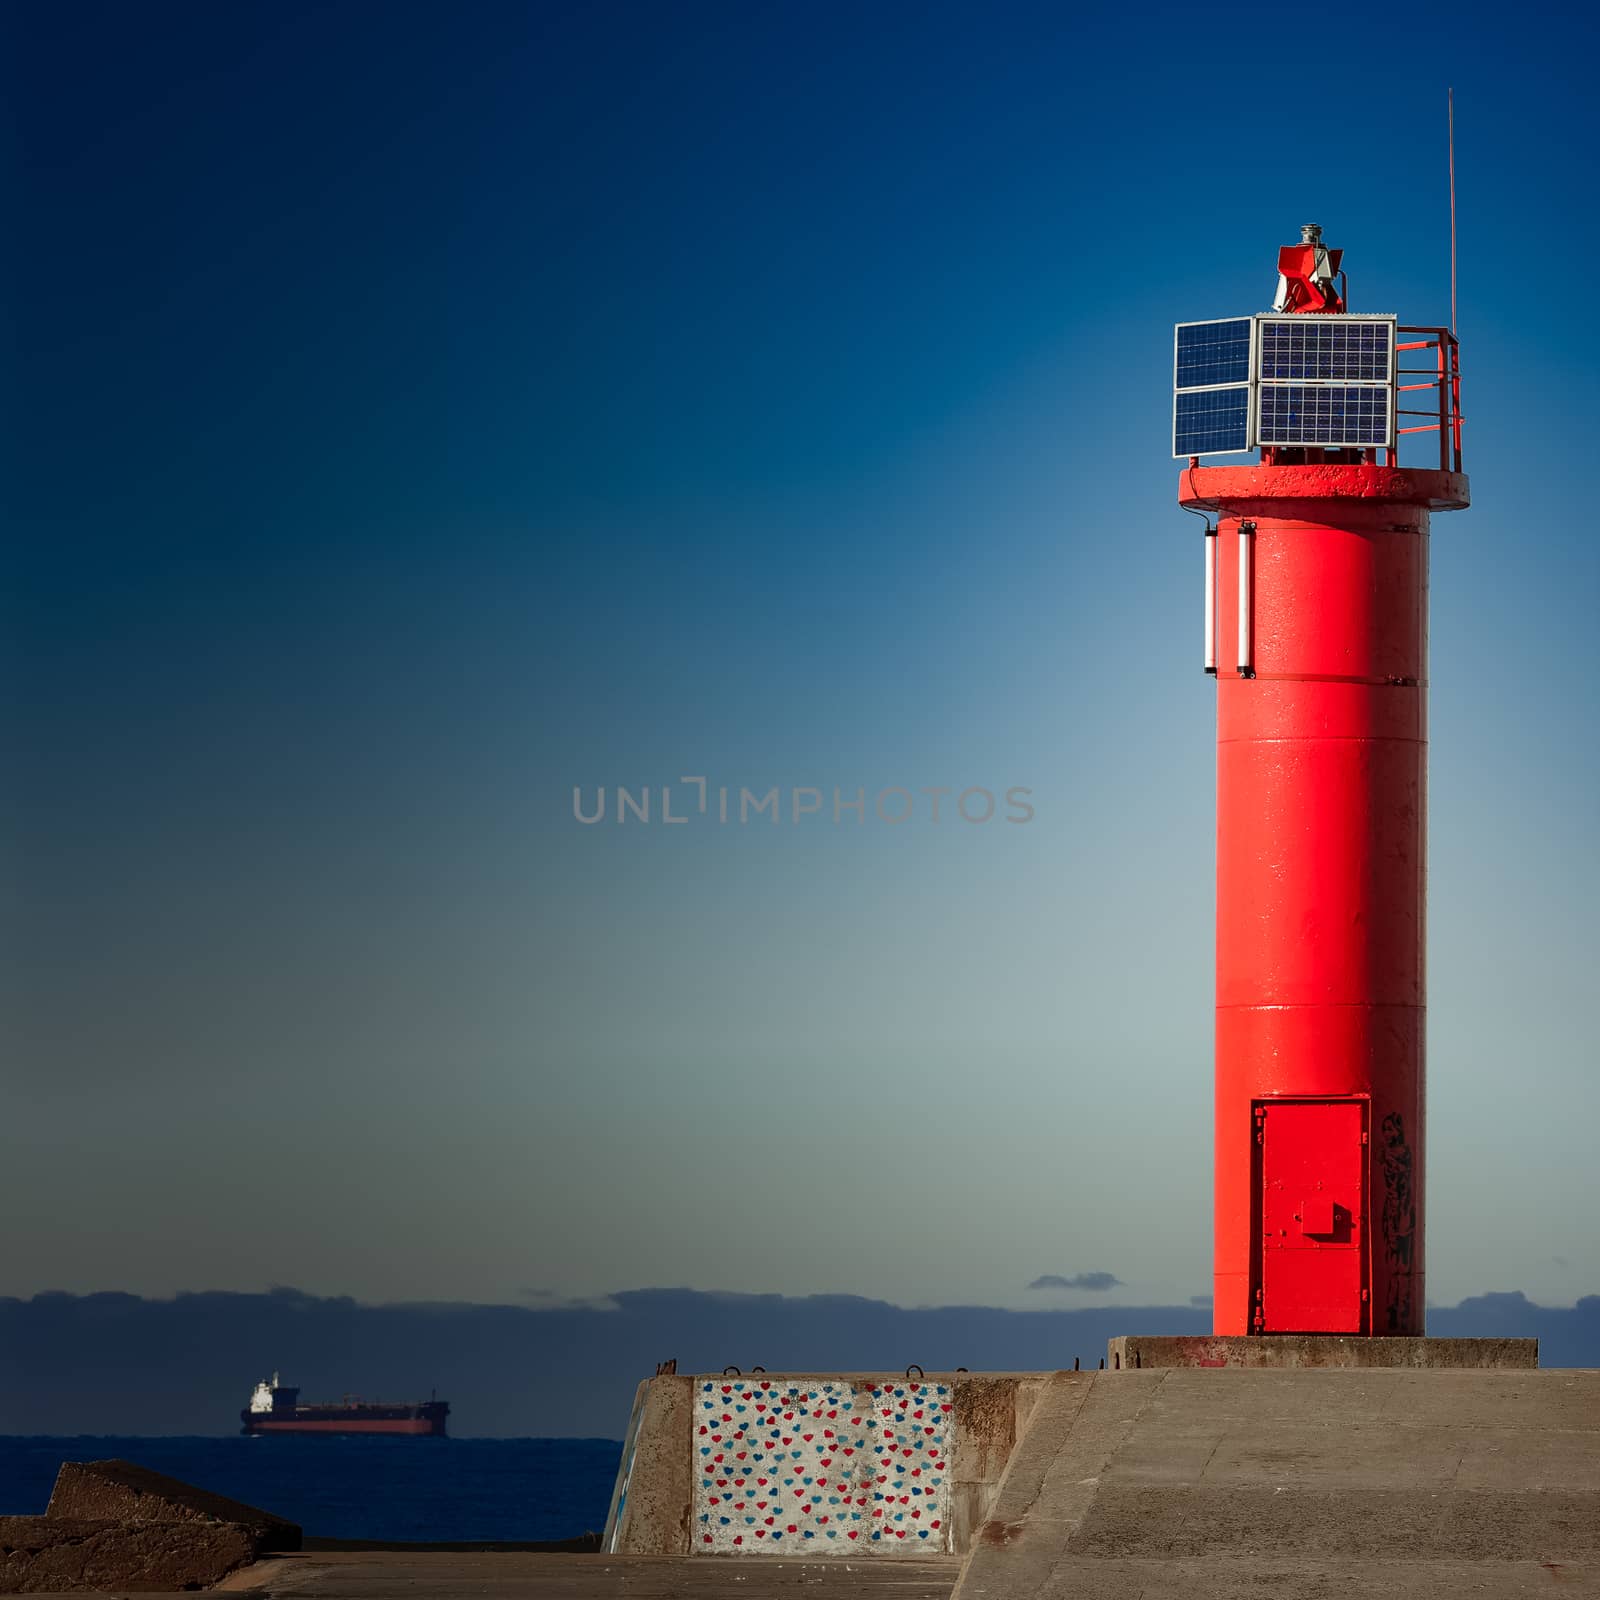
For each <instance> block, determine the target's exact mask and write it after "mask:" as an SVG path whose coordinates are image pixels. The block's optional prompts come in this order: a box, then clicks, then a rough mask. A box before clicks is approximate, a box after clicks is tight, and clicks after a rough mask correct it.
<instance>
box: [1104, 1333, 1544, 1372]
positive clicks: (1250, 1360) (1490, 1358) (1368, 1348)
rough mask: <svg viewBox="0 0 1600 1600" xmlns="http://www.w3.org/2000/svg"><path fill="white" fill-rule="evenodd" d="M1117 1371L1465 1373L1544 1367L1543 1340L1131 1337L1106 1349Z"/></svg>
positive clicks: (1292, 1335)
mask: <svg viewBox="0 0 1600 1600" xmlns="http://www.w3.org/2000/svg"><path fill="white" fill-rule="evenodd" d="M1106 1365H1107V1366H1108V1367H1110V1368H1111V1369H1112V1370H1113V1371H1120V1370H1121V1369H1123V1368H1126V1367H1132V1368H1133V1369H1134V1370H1135V1371H1139V1370H1142V1369H1143V1368H1145V1367H1290V1368H1295V1367H1461V1368H1476V1369H1483V1368H1494V1369H1497V1370H1498V1369H1503V1368H1527V1367H1537V1366H1538V1365H1539V1341H1538V1340H1537V1339H1426V1338H1395V1337H1390V1336H1388V1335H1381V1336H1379V1337H1376V1338H1360V1337H1357V1336H1355V1335H1351V1336H1349V1337H1345V1336H1343V1335H1340V1334H1336V1333H1278V1334H1254V1335H1246V1336H1242V1337H1236V1336H1233V1335H1219V1334H1209V1333H1207V1334H1193V1335H1187V1336H1184V1335H1179V1336H1176V1337H1174V1336H1172V1335H1169V1334H1147V1333H1146V1334H1126V1335H1124V1336H1123V1337H1121V1338H1117V1339H1112V1340H1110V1341H1109V1342H1108V1343H1107V1345H1106Z"/></svg>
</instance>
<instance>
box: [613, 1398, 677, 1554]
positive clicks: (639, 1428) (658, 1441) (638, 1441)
mask: <svg viewBox="0 0 1600 1600" xmlns="http://www.w3.org/2000/svg"><path fill="white" fill-rule="evenodd" d="M694 1381H695V1380H694V1379H693V1378H691V1377H688V1376H677V1375H672V1376H664V1377H659V1378H647V1379H646V1380H645V1381H644V1382H643V1383H641V1384H640V1385H639V1390H638V1394H637V1396H636V1397H635V1400H634V1420H632V1421H631V1422H630V1425H629V1428H630V1432H629V1437H628V1440H627V1441H626V1445H625V1447H624V1451H623V1457H622V1466H621V1470H620V1472H619V1475H618V1481H617V1490H616V1495H615V1505H614V1508H613V1511H612V1514H611V1519H610V1524H609V1526H608V1528H607V1532H606V1539H605V1543H604V1548H605V1549H607V1550H613V1551H627V1552H628V1553H630V1554H632V1555H648V1556H677V1555H687V1554H688V1553H689V1513H690V1506H691V1504H692V1502H693V1500H694V1475H693V1467H692V1465H691V1459H692V1458H691V1453H690V1443H689V1434H690V1430H691V1426H692V1420H693V1414H694V1404H693V1385H694Z"/></svg>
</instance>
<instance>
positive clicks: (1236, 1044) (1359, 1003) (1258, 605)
mask: <svg viewBox="0 0 1600 1600" xmlns="http://www.w3.org/2000/svg"><path fill="white" fill-rule="evenodd" d="M1340 257H1341V252H1339V251H1337V250H1328V249H1326V248H1325V247H1324V246H1323V244H1322V238H1321V229H1320V228H1315V227H1308V228H1306V229H1304V230H1303V237H1302V240H1301V243H1300V244H1299V245H1294V246H1290V247H1288V248H1286V249H1285V250H1283V251H1282V252H1281V253H1280V257H1279V291H1278V297H1277V300H1276V302H1275V309H1274V310H1273V311H1272V312H1270V313H1263V314H1259V315H1254V316H1248V317H1239V318H1232V319H1228V320H1225V321H1219V322H1203V323H1188V324H1182V325H1180V326H1179V328H1178V330H1177V337H1176V343H1175V352H1176V363H1175V365H1176V372H1175V399H1174V455H1176V456H1177V457H1179V458H1187V462H1188V464H1187V466H1186V468H1185V469H1184V470H1183V471H1182V472H1181V474H1180V477H1179V499H1180V502H1181V503H1182V504H1183V505H1184V506H1186V507H1189V508H1191V509H1196V510H1201V511H1208V512H1214V513H1216V522H1215V525H1214V526H1213V525H1211V524H1210V523H1209V522H1208V526H1207V530H1206V543H1205V550H1206V565H1205V572H1206V583H1205V592H1206V601H1205V666H1206V670H1207V671H1208V672H1211V673H1214V674H1215V675H1216V678H1217V985H1216V1128H1215V1155H1216V1172H1215V1183H1216V1216H1215V1258H1214V1271H1215V1300H1214V1304H1215V1311H1214V1323H1213V1326H1214V1329H1215V1331H1216V1332H1217V1333H1219V1334H1251V1333H1266V1334H1272V1333H1331V1334H1339V1333H1345V1334H1386V1333H1387V1334H1420V1333H1421V1332H1422V1331H1423V1309H1424V1294H1423V1284H1424V1278H1423V1268H1424V1257H1423V1171H1424V1160H1423V1150H1424V1092H1423V1084H1424V1070H1423V1069H1424V1048H1425V1047H1424V1041H1425V1027H1424V1018H1425V1000H1426V975H1425V965H1424V947H1425V931H1426V898H1425V890H1426V872H1427V865H1426V841H1427V833H1426V809H1427V801H1426V797H1427V695H1428V532H1429V517H1430V514H1431V513H1432V512H1434V511H1453V510H1459V509H1461V508H1463V507H1465V506H1466V505H1467V503H1468V489H1467V479H1466V477H1465V475H1464V474H1463V472H1462V468H1461V418H1460V406H1459V400H1460V378H1459V369H1458V364H1457V345H1456V340H1455V337H1454V335H1453V334H1452V333H1451V331H1450V330H1448V329H1445V328H1416V327H1405V326H1400V325H1398V323H1397V319H1396V318H1395V317H1393V316H1380V315H1359V314H1355V313H1352V312H1350V311H1349V310H1348V309H1347V307H1346V297H1345V288H1344V275H1343V273H1342V271H1341V267H1340ZM1412 436H1415V439H1416V440H1419V441H1423V442H1426V443H1428V444H1430V445H1431V444H1433V443H1435V442H1436V443H1437V450H1436V451H1434V450H1432V449H1430V450H1429V452H1428V461H1427V464H1425V465H1421V466H1417V465H1410V464H1402V463H1401V461H1400V444H1401V441H1402V439H1406V438H1408V437H1412ZM1430 436H1431V437H1430ZM1246 451H1248V452H1259V456H1258V458H1257V459H1255V460H1252V461H1250V462H1249V463H1247V464H1237V465H1216V466H1202V465H1200V458H1201V457H1202V456H1205V455H1209V454H1213V453H1218V454H1221V453H1232V452H1246Z"/></svg>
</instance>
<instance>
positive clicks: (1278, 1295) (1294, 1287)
mask: <svg viewBox="0 0 1600 1600" xmlns="http://www.w3.org/2000/svg"><path fill="white" fill-rule="evenodd" d="M1255 1124H1256V1158H1257V1162H1258V1167H1257V1170H1258V1172H1259V1175H1260V1182H1259V1186H1258V1188H1257V1193H1258V1195H1259V1196H1260V1208H1261V1209H1260V1219H1261V1226H1260V1233H1259V1237H1260V1241H1261V1255H1260V1263H1259V1267H1258V1278H1257V1285H1256V1294H1255V1296H1254V1299H1255V1306H1256V1312H1255V1317H1254V1319H1253V1320H1254V1321H1255V1325H1256V1331H1258V1332H1261V1333H1366V1332H1367V1331H1368V1329H1369V1318H1368V1311H1367V1305H1368V1302H1367V1192H1366V1191H1367V1185H1366V1170H1367V1102H1366V1101H1365V1100H1364V1099H1357V1098H1349V1099H1339V1100H1258V1101H1256V1102H1255Z"/></svg>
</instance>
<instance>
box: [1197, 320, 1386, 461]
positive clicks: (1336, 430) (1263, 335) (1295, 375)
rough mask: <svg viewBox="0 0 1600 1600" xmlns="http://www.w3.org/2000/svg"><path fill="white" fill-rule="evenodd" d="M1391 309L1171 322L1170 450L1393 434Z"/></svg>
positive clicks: (1363, 441) (1339, 443)
mask: <svg viewBox="0 0 1600 1600" xmlns="http://www.w3.org/2000/svg"><path fill="white" fill-rule="evenodd" d="M1394 339H1395V319H1394V318H1393V317H1359V316H1356V317H1353V316H1290V315H1279V314H1275V315H1271V316H1256V317H1234V318H1231V319H1227V320H1223V321H1217V322H1185V323H1179V325H1178V327H1177V330H1176V337H1175V339H1174V342H1173V406H1172V453H1173V455H1175V456H1200V455H1222V454H1227V453H1229V452H1238V451H1244V450H1253V449H1255V448H1256V446H1258V445H1267V446H1278V447H1284V446H1288V447H1300V446H1303V447H1306V448H1309V449H1315V448H1318V447H1325V448H1338V447H1344V448H1355V449H1373V448H1380V447H1383V446H1386V445H1387V446H1392V445H1393V444H1394V442H1395V435H1394V381H1395V364H1394Z"/></svg>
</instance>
